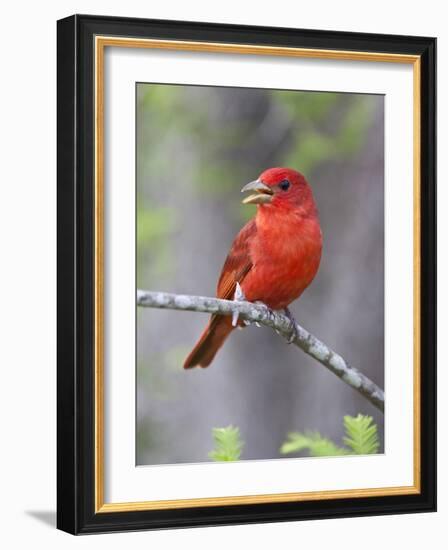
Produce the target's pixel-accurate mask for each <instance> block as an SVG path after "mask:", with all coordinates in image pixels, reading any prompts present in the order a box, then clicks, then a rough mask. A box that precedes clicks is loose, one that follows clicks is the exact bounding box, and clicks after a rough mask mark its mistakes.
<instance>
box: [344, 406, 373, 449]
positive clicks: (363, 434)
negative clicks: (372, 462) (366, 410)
mask: <svg viewBox="0 0 448 550" xmlns="http://www.w3.org/2000/svg"><path fill="white" fill-rule="evenodd" d="M344 427H345V433H346V434H347V435H346V437H344V443H345V445H347V447H349V448H350V449H351V450H352V451H353V453H354V454H356V455H371V454H375V453H376V452H377V451H378V449H379V446H380V442H379V439H378V432H377V427H376V424H375V423H374V422H373V418H372V417H371V416H364V415H362V414H358V416H356V417H354V416H344Z"/></svg>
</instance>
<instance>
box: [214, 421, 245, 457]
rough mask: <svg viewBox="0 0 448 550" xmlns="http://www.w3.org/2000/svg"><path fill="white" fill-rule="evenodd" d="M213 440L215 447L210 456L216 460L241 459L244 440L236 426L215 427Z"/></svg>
mask: <svg viewBox="0 0 448 550" xmlns="http://www.w3.org/2000/svg"><path fill="white" fill-rule="evenodd" d="M212 434H213V441H214V442H215V448H214V449H213V451H210V453H209V454H208V456H209V457H210V458H211V459H212V460H215V461H216V462H221V461H234V460H239V459H240V456H241V450H242V448H243V445H244V443H243V441H242V440H241V437H240V430H239V428H237V427H234V426H227V428H213V430H212Z"/></svg>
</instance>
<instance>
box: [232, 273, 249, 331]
mask: <svg viewBox="0 0 448 550" xmlns="http://www.w3.org/2000/svg"><path fill="white" fill-rule="evenodd" d="M233 301H234V302H245V301H246V296H245V295H244V292H243V289H242V288H241V286H240V283H238V282H237V283H236V287H235V294H234V295H233ZM239 315H240V314H239V312H238V311H234V312H233V313H232V327H236V326H237V324H238V317H239Z"/></svg>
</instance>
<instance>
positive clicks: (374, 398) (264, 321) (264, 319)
mask: <svg viewBox="0 0 448 550" xmlns="http://www.w3.org/2000/svg"><path fill="white" fill-rule="evenodd" d="M137 305H139V306H143V307H152V308H160V309H177V310H184V311H199V312H203V313H214V314H217V315H232V314H233V313H234V312H235V311H236V312H238V314H239V316H240V317H241V318H242V319H244V320H245V321H249V322H252V323H260V324H261V325H265V326H267V327H270V328H273V329H275V330H276V331H277V332H279V333H280V334H281V335H282V336H283V337H284V338H286V339H288V340H291V343H293V344H295V345H296V346H297V347H299V348H300V349H301V350H303V351H304V352H305V353H307V354H308V355H310V356H311V357H313V358H314V359H316V360H317V361H319V363H321V364H322V365H324V367H326V368H327V369H328V370H330V371H331V372H332V373H333V374H335V375H336V376H338V377H339V378H341V380H343V381H344V382H345V383H346V384H348V385H349V386H351V387H352V388H354V389H355V390H357V391H358V392H359V393H360V394H361V395H363V396H364V397H365V398H366V399H367V400H368V401H370V403H372V405H374V406H375V407H376V408H378V409H379V410H380V411H383V412H384V392H383V390H382V389H381V388H379V387H378V386H377V385H376V384H375V383H374V382H372V380H370V378H368V377H367V376H365V375H364V374H363V373H362V372H360V371H359V370H358V369H356V368H354V367H352V366H351V365H349V364H348V363H347V361H345V359H343V358H342V357H341V356H340V355H338V354H337V353H335V352H334V351H333V350H332V349H330V348H329V347H328V346H327V345H326V344H324V343H323V342H321V341H320V340H319V339H318V338H316V337H315V336H313V335H312V334H311V333H310V332H308V331H307V330H305V329H304V328H302V327H301V326H300V325H299V324H297V323H293V322H292V321H291V320H290V319H289V318H288V317H287V316H286V315H283V314H282V313H279V312H276V311H272V310H270V309H269V308H268V307H266V306H264V305H261V304H253V303H251V302H235V301H231V300H220V299H219V298H209V297H204V296H189V295H186V294H170V293H168V292H153V291H149V290H137ZM294 325H295V327H294Z"/></svg>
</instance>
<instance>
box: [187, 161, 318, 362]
mask: <svg viewBox="0 0 448 550" xmlns="http://www.w3.org/2000/svg"><path fill="white" fill-rule="evenodd" d="M242 191H244V192H245V191H251V192H253V193H252V194H251V195H250V196H248V197H246V198H245V199H244V200H243V203H244V204H256V205H257V213H256V215H255V217H254V218H252V219H251V220H250V221H249V222H248V223H247V224H246V225H245V226H244V227H243V228H242V229H241V231H240V232H239V233H238V235H237V237H236V239H235V240H234V242H233V244H232V247H231V249H230V252H229V255H228V256H227V258H226V261H225V263H224V266H223V268H222V272H221V276H220V277H219V281H218V286H217V291H216V295H217V297H218V298H223V299H226V300H232V299H238V298H237V295H238V294H239V295H240V296H243V297H244V299H245V300H247V301H249V302H256V301H260V302H263V303H264V304H266V305H267V306H268V307H269V308H271V309H274V310H279V309H284V310H285V312H286V313H287V314H288V315H289V316H290V313H289V310H288V309H287V308H288V305H289V304H290V303H291V302H293V301H294V300H296V299H297V298H298V297H299V296H300V295H301V294H302V292H303V291H304V290H305V289H306V287H307V286H308V285H309V284H310V283H311V281H312V280H313V279H314V277H315V275H316V273H317V270H318V268H319V263H320V258H321V253H322V233H321V229H320V224H319V218H318V213H317V208H316V204H315V202H314V198H313V194H312V191H311V188H310V186H309V185H308V183H307V181H306V179H305V178H304V176H303V175H302V174H300V173H299V172H296V171H295V170H292V169H290V168H269V169H268V170H266V171H265V172H263V173H262V174H261V175H260V176H259V178H258V179H257V180H256V181H253V182H251V183H248V184H247V185H245V186H244V187H243V189H242ZM241 291H242V293H241ZM240 299H241V298H240ZM235 324H236V323H235V322H233V323H232V318H231V317H230V316H223V315H212V316H211V319H210V321H209V323H208V325H207V327H206V328H205V330H204V332H203V333H202V335H201V337H200V339H199V341H198V343H197V344H196V346H195V347H194V349H193V351H192V352H191V353H190V355H189V356H188V357H187V359H186V360H185V363H184V367H185V368H186V369H189V368H192V367H195V366H200V367H207V366H208V365H210V363H211V362H212V360H213V358H214V357H215V355H216V352H217V351H218V350H219V348H220V347H221V346H222V345H223V343H224V341H225V339H226V338H227V337H228V335H229V334H230V333H231V332H232V330H233V329H234V328H235V326H234V325H235ZM238 325H240V326H244V323H242V322H241V321H239V322H238Z"/></svg>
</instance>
